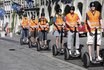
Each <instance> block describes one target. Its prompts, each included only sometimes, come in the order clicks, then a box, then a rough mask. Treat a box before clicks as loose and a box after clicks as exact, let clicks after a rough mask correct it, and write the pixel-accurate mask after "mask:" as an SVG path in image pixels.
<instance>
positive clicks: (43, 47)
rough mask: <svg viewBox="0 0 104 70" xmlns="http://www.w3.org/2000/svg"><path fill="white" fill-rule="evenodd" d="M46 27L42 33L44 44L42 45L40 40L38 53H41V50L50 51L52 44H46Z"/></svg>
mask: <svg viewBox="0 0 104 70" xmlns="http://www.w3.org/2000/svg"><path fill="white" fill-rule="evenodd" d="M45 28H46V27H44V30H43V31H42V32H43V40H42V44H40V41H39V39H38V46H37V51H41V50H50V44H49V41H48V40H47V44H45V38H46V36H45V32H46V30H45Z"/></svg>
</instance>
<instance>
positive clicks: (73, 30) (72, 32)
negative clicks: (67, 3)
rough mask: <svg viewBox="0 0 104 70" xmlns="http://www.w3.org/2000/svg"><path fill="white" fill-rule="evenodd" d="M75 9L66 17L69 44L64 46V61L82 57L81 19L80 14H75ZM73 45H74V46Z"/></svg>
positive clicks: (72, 7) (72, 8)
mask: <svg viewBox="0 0 104 70" xmlns="http://www.w3.org/2000/svg"><path fill="white" fill-rule="evenodd" d="M74 11H75V7H74V6H71V7H70V13H68V14H67V15H66V17H65V18H66V27H67V30H68V32H67V37H68V38H67V43H66V44H64V46H65V49H64V59H65V60H68V59H70V58H71V57H72V58H73V57H75V58H76V57H79V56H80V55H81V51H80V50H81V48H80V47H79V46H80V42H79V33H78V26H79V25H80V19H79V16H78V14H76V13H74ZM72 40H73V41H72ZM72 43H73V45H72Z"/></svg>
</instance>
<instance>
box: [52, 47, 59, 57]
mask: <svg viewBox="0 0 104 70" xmlns="http://www.w3.org/2000/svg"><path fill="white" fill-rule="evenodd" d="M52 53H53V56H56V55H57V54H58V51H57V46H56V45H53V47H52Z"/></svg>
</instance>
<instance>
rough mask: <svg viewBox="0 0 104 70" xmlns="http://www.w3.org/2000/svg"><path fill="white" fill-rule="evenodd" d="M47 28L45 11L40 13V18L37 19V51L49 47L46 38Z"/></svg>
mask: <svg viewBox="0 0 104 70" xmlns="http://www.w3.org/2000/svg"><path fill="white" fill-rule="evenodd" d="M48 30H49V24H48V21H47V19H46V18H45V13H41V18H40V19H39V45H38V47H37V51H40V50H48V49H50V46H49V42H48V40H47V33H48Z"/></svg>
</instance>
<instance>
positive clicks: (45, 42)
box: [45, 31, 47, 45]
mask: <svg viewBox="0 0 104 70" xmlns="http://www.w3.org/2000/svg"><path fill="white" fill-rule="evenodd" d="M45 45H47V31H45Z"/></svg>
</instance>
